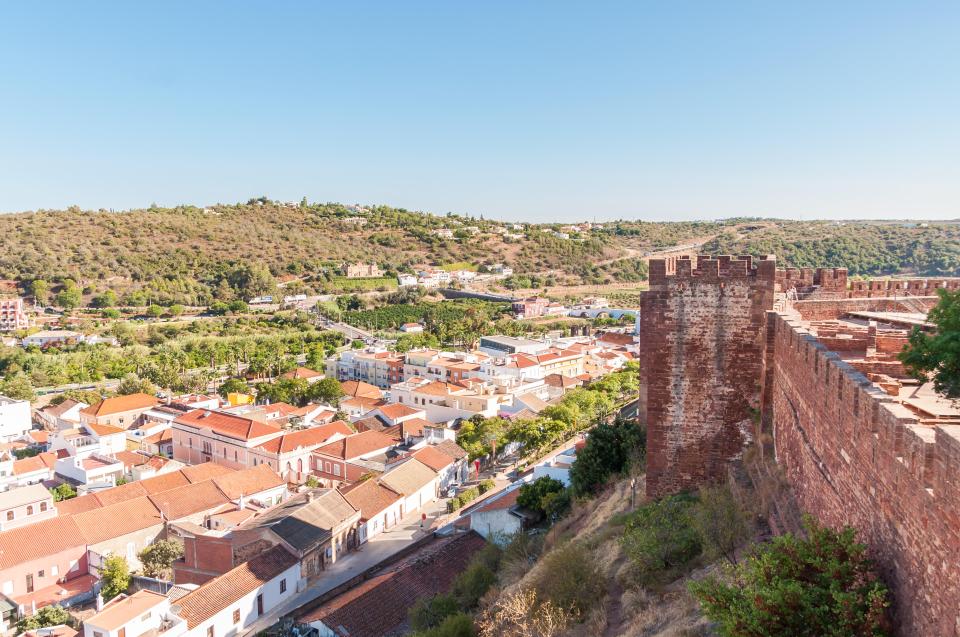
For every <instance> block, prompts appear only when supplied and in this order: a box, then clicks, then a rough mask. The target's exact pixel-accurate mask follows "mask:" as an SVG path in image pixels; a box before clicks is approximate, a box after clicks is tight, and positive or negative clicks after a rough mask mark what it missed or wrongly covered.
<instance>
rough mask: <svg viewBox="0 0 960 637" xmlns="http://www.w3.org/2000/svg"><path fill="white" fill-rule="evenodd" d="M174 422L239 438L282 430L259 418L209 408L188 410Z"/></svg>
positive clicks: (260, 436) (265, 434)
mask: <svg viewBox="0 0 960 637" xmlns="http://www.w3.org/2000/svg"><path fill="white" fill-rule="evenodd" d="M173 422H174V425H177V424H180V425H186V426H188V427H193V428H195V429H201V428H205V429H210V430H211V431H213V432H215V433H217V434H220V435H221V436H227V437H228V438H235V439H237V440H250V439H251V438H263V437H265V436H270V435H276V434H278V433H280V431H281V430H280V428H279V427H277V426H275V425H272V424H269V423H265V422H260V421H259V420H254V419H252V418H244V417H243V416H236V415H233V414H225V413H223V412H219V411H209V410H207V409H194V410H193V411H188V412H187V413H185V414H183V415H182V416H179V417H178V418H177V419H176V420H174V421H173Z"/></svg>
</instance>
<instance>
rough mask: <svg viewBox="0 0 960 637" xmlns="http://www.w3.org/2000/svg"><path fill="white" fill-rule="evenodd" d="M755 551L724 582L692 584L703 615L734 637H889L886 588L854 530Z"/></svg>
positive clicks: (811, 534) (809, 529)
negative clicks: (866, 636) (784, 636)
mask: <svg viewBox="0 0 960 637" xmlns="http://www.w3.org/2000/svg"><path fill="white" fill-rule="evenodd" d="M804 526H805V530H806V538H802V537H797V536H795V535H792V534H787V535H781V536H778V537H775V538H773V540H771V541H770V542H768V543H764V544H761V545H758V546H757V549H756V552H755V553H754V554H753V555H751V556H750V557H748V558H747V559H745V560H743V561H741V562H740V563H739V564H738V565H736V566H729V567H728V568H727V569H726V573H725V577H723V578H721V577H717V576H710V577H707V578H706V579H703V580H700V581H695V582H691V583H690V585H689V588H690V592H691V593H692V594H693V595H694V596H695V597H696V598H697V599H698V600H699V601H700V605H701V607H702V608H703V611H704V613H705V614H706V616H707V617H709V618H710V619H711V620H713V621H715V622H717V623H718V624H719V629H720V634H721V635H725V636H729V637H734V636H736V637H775V636H778V635H797V636H800V637H804V636H809V637H815V636H816V637H821V636H823V637H846V636H848V635H889V634H891V632H890V628H889V623H888V621H887V620H888V618H887V616H886V609H887V607H888V606H889V604H890V601H889V592H888V590H887V587H886V586H885V585H884V584H883V582H882V581H881V580H880V578H879V577H878V575H877V573H876V570H875V568H874V565H873V563H872V562H871V561H870V560H869V559H868V558H867V555H866V547H865V546H864V545H863V544H860V543H858V542H857V541H856V531H855V530H854V529H852V528H850V527H845V528H843V529H841V530H839V531H835V530H833V529H829V528H825V527H821V526H819V525H818V524H816V523H815V522H814V521H813V520H812V519H811V518H807V519H806V521H805V523H804Z"/></svg>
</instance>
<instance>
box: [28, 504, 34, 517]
mask: <svg viewBox="0 0 960 637" xmlns="http://www.w3.org/2000/svg"><path fill="white" fill-rule="evenodd" d="M27 515H33V505H32V504H31V505H29V506H28V507H27Z"/></svg>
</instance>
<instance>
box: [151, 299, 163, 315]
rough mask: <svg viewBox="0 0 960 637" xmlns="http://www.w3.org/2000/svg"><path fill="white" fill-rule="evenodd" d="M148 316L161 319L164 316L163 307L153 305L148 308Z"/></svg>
mask: <svg viewBox="0 0 960 637" xmlns="http://www.w3.org/2000/svg"><path fill="white" fill-rule="evenodd" d="M147 316H149V317H150V318H160V317H161V316H163V307H161V306H159V305H157V304H156V303H154V304H153V305H151V306H150V307H148V308H147Z"/></svg>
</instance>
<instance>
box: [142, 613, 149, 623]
mask: <svg viewBox="0 0 960 637" xmlns="http://www.w3.org/2000/svg"><path fill="white" fill-rule="evenodd" d="M149 620H150V613H147V614H146V615H141V616H140V621H142V622H145V621H149Z"/></svg>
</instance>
